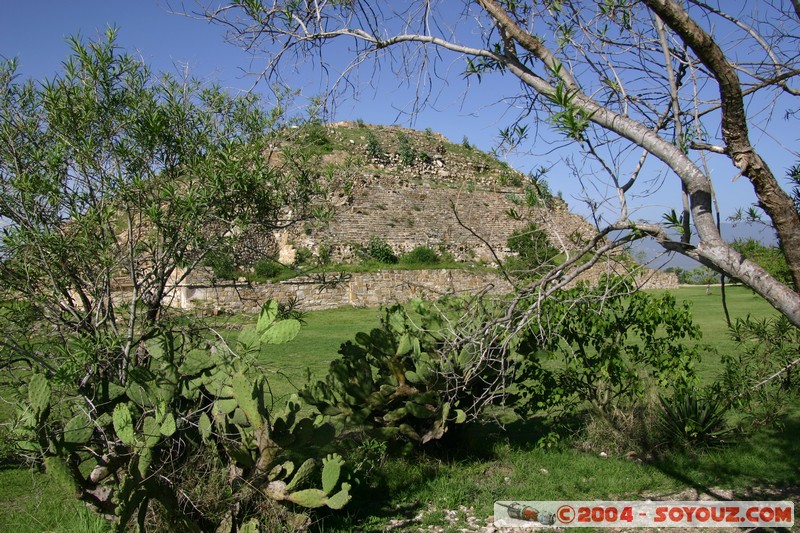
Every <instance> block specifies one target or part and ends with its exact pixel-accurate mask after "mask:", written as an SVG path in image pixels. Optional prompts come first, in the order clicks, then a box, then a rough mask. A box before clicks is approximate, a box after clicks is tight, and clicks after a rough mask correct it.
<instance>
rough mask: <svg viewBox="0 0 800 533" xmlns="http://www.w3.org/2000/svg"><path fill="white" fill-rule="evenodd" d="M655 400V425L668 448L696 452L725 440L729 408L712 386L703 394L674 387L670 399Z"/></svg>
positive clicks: (727, 433) (687, 388) (724, 399)
mask: <svg viewBox="0 0 800 533" xmlns="http://www.w3.org/2000/svg"><path fill="white" fill-rule="evenodd" d="M659 400H660V402H661V411H660V417H659V425H660V427H661V430H662V431H663V433H664V436H665V438H666V439H667V443H668V444H669V445H671V446H673V447H682V448H685V447H692V448H695V449H696V448H698V447H702V448H707V447H713V446H721V445H723V444H725V443H726V442H727V441H726V437H728V436H729V435H730V434H731V431H732V430H731V428H730V427H728V425H727V423H726V420H725V417H726V414H727V413H728V407H729V405H728V403H727V400H726V398H725V397H724V396H723V395H721V394H719V391H718V390H717V388H716V387H711V388H709V389H708V390H707V391H700V390H698V389H697V388H696V387H686V388H678V389H677V390H675V391H674V393H673V394H672V395H671V396H666V397H665V396H661V397H660V398H659Z"/></svg>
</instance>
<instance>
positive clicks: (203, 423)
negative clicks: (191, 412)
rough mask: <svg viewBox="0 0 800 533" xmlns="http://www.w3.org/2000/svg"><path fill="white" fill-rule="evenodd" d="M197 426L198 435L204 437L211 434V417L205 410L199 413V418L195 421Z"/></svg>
mask: <svg viewBox="0 0 800 533" xmlns="http://www.w3.org/2000/svg"><path fill="white" fill-rule="evenodd" d="M197 428H198V429H199V430H200V436H201V437H203V438H204V439H207V438H208V437H209V436H211V419H210V418H209V417H208V415H207V414H206V413H205V412H203V413H201V414H200V419H199V420H198V421H197Z"/></svg>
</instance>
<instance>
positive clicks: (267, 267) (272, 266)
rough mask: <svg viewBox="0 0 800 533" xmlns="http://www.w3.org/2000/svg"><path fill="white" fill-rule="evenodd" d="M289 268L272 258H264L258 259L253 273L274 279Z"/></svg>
mask: <svg viewBox="0 0 800 533" xmlns="http://www.w3.org/2000/svg"><path fill="white" fill-rule="evenodd" d="M286 270H287V268H286V267H285V266H284V265H282V264H281V263H279V262H278V261H276V260H274V259H270V258H267V257H265V258H263V259H259V260H258V261H256V264H255V265H253V273H254V274H255V275H256V276H258V277H259V278H264V279H272V278H275V277H277V276H279V275H281V274H283V273H284V272H285V271H286Z"/></svg>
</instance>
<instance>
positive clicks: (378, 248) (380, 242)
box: [366, 236, 397, 265]
mask: <svg viewBox="0 0 800 533" xmlns="http://www.w3.org/2000/svg"><path fill="white" fill-rule="evenodd" d="M366 254H367V255H368V256H369V257H370V258H372V259H374V260H376V261H378V262H380V263H384V264H387V265H393V264H395V263H397V256H396V255H395V253H394V250H393V249H392V246H391V245H390V244H389V243H387V242H386V239H383V238H382V237H378V236H374V237H372V238H371V239H370V241H369V244H367V248H366Z"/></svg>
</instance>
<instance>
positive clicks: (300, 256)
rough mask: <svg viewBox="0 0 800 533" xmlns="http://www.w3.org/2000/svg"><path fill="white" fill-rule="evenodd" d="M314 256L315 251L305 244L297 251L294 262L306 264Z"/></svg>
mask: <svg viewBox="0 0 800 533" xmlns="http://www.w3.org/2000/svg"><path fill="white" fill-rule="evenodd" d="M312 257H314V253H313V252H312V251H311V250H309V249H308V248H306V247H305V246H301V247H300V248H298V249H297V251H296V252H295V256H294V262H295V264H297V265H306V264H308V263H309V261H311V258H312Z"/></svg>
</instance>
